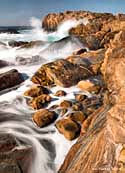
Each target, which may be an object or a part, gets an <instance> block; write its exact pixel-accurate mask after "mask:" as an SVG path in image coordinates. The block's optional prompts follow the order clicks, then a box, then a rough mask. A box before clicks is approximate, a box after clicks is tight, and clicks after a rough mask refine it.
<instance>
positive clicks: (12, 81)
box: [0, 69, 24, 91]
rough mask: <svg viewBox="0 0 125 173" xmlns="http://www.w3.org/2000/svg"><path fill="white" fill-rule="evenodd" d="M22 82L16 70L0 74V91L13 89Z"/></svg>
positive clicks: (21, 77)
mask: <svg viewBox="0 0 125 173" xmlns="http://www.w3.org/2000/svg"><path fill="white" fill-rule="evenodd" d="M23 81H24V79H23V76H22V75H21V73H19V72H18V71H17V70H16V69H13V70H10V71H8V72H5V73H1V74H0V91H1V90H4V89H8V88H11V87H14V86H16V85H19V84H21V83H22V82H23Z"/></svg>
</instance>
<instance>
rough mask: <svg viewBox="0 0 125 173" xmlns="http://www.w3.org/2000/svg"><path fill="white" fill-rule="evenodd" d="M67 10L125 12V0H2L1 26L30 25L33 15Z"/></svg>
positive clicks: (41, 15)
mask: <svg viewBox="0 0 125 173" xmlns="http://www.w3.org/2000/svg"><path fill="white" fill-rule="evenodd" d="M65 10H89V11H95V12H111V13H125V0H0V26H17V25H29V21H30V18H31V17H36V18H40V19H41V18H43V16H45V15H46V14H48V13H50V12H62V11H65Z"/></svg>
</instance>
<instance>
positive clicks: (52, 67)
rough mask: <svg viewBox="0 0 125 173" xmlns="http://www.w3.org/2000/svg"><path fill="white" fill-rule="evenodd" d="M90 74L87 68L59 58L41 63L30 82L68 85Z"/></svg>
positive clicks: (46, 84)
mask: <svg viewBox="0 0 125 173" xmlns="http://www.w3.org/2000/svg"><path fill="white" fill-rule="evenodd" d="M91 74H92V72H91V71H89V70H88V69H87V68H85V67H80V66H78V65H74V64H72V63H70V62H69V61H67V60H63V59H61V60H56V61H54V62H51V63H48V64H45V65H43V66H42V67H41V68H40V69H39V70H38V71H37V72H36V73H35V75H34V76H33V77H32V82H34V83H36V84H40V85H43V86H49V85H50V86H51V85H53V84H56V85H60V86H62V87H70V86H73V85H75V84H77V82H78V81H80V79H85V78H87V77H88V76H90V75H91Z"/></svg>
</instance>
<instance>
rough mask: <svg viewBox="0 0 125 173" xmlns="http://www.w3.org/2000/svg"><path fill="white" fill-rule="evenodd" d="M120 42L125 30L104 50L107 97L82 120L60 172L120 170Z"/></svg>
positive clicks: (123, 112) (124, 132)
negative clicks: (79, 130) (76, 136)
mask: <svg viewBox="0 0 125 173" xmlns="http://www.w3.org/2000/svg"><path fill="white" fill-rule="evenodd" d="M124 42H125V32H124V31H121V32H119V33H118V34H117V35H116V36H115V38H114V40H113V41H112V42H111V44H110V45H109V48H108V50H107V51H106V55H105V59H104V63H103V65H102V73H103V75H104V79H105V82H106V84H107V87H108V90H109V94H108V100H109V101H108V102H107V101H106V104H104V106H103V107H102V108H99V109H98V110H97V111H95V112H94V113H93V114H91V115H90V116H89V117H88V118H87V119H86V120H85V121H84V122H83V125H82V129H81V131H82V135H81V136H80V137H79V139H78V141H77V143H76V144H75V145H74V146H73V147H72V148H71V150H70V152H69V153H68V155H67V157H66V159H65V161H64V163H63V165H62V167H61V168H60V170H59V172H61V173H63V172H65V173H70V172H80V173H83V172H87V173H94V172H99V170H100V169H101V170H102V172H108V173H111V172H114V171H115V172H119V171H122V172H124V163H125V161H124V143H125V142H124V135H125V129H124V116H125V109H124V93H125V92H124V69H125V68H124V51H125V50H124V45H125V44H124ZM90 151H91V153H93V154H90ZM109 160H110V161H109Z"/></svg>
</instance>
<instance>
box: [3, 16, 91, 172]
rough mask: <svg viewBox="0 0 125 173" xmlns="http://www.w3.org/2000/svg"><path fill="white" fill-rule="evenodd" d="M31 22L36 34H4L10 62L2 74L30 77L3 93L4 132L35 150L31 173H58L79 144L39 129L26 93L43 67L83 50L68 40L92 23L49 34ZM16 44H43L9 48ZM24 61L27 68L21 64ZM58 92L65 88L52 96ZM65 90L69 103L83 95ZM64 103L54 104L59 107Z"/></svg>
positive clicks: (50, 128)
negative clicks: (12, 72)
mask: <svg viewBox="0 0 125 173" xmlns="http://www.w3.org/2000/svg"><path fill="white" fill-rule="evenodd" d="M30 22H31V25H32V27H33V29H32V30H25V31H24V30H23V31H20V34H7V33H2V34H0V41H1V42H2V43H5V45H2V44H0V60H4V61H7V62H9V64H8V66H7V67H4V68H0V73H2V72H5V71H7V70H9V69H12V68H16V69H18V70H19V72H21V73H24V74H26V75H27V76H28V77H29V78H28V79H27V80H26V81H25V82H24V83H23V84H21V86H20V87H19V88H18V89H15V90H12V91H9V92H6V93H4V94H3V93H0V131H1V132H4V133H11V134H13V135H14V136H15V137H17V138H20V139H21V140H22V141H24V143H26V144H27V145H29V146H31V147H32V148H33V161H32V163H31V166H30V168H29V171H28V173H56V172H57V170H58V169H59V167H60V165H61V163H62V162H63V160H64V157H65V156H66V153H67V152H68V150H69V149H70V147H71V146H72V145H73V144H74V143H75V141H72V142H71V141H67V140H66V139H65V138H64V137H63V136H62V135H61V134H59V133H58V131H57V130H56V128H55V126H54V124H52V125H50V126H48V127H45V128H42V129H40V128H38V127H36V125H35V124H33V122H32V113H33V112H34V110H32V109H31V108H29V107H28V106H27V104H26V99H25V98H24V97H23V92H24V91H25V90H26V89H28V88H29V87H30V86H31V85H32V82H31V81H30V77H31V76H32V75H33V74H34V73H35V71H36V70H37V69H38V68H39V67H40V66H41V65H42V64H44V63H47V62H50V61H52V60H54V59H57V58H66V56H68V55H70V54H71V53H72V52H73V51H75V50H77V49H79V48H82V47H83V45H82V44H81V43H80V42H79V41H78V40H77V39H76V38H70V37H67V36H68V31H69V29H70V28H72V27H75V26H77V25H78V24H80V23H84V24H87V22H88V21H87V19H85V20H82V21H75V20H73V21H71V20H70V21H66V22H64V23H62V24H61V25H60V26H59V27H58V30H57V31H56V32H53V33H47V32H45V31H44V30H43V29H42V28H41V21H40V20H39V19H36V18H32V19H31V21H30ZM65 37H66V38H65ZM64 38H65V39H64ZM61 39H62V40H61ZM12 40H15V41H29V42H30V41H36V40H40V41H43V44H42V45H39V46H35V47H32V48H19V47H14V48H12V47H11V46H9V45H8V42H9V41H12ZM17 57H18V58H17ZM19 58H20V59H19ZM21 58H22V59H23V65H22V64H20V61H19V60H21ZM58 89H61V87H55V88H53V89H52V93H54V92H55V91H57V90H58ZM65 90H66V92H67V96H66V97H67V98H68V99H74V92H76V91H77V92H79V90H78V89H76V87H72V88H70V89H66V88H65ZM61 99H62V100H63V99H65V97H62V98H61ZM61 99H60V100H57V101H55V102H52V104H53V105H54V104H57V103H59V102H60V101H61ZM50 106H51V105H50Z"/></svg>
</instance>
